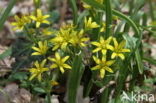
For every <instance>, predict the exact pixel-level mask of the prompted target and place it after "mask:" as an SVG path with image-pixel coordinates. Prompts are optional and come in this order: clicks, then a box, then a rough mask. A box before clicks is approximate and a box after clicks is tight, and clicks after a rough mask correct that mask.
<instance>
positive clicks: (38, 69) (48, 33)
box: [12, 0, 130, 81]
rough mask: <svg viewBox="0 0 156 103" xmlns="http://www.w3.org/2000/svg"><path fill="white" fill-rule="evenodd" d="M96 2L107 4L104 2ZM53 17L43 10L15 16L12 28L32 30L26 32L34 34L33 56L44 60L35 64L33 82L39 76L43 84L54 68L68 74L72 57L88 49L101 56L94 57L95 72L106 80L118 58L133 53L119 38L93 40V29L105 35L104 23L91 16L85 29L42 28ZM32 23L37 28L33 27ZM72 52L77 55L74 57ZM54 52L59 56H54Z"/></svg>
mask: <svg viewBox="0 0 156 103" xmlns="http://www.w3.org/2000/svg"><path fill="white" fill-rule="evenodd" d="M96 1H97V2H99V3H103V0H96ZM49 17H50V15H43V14H42V11H41V10H40V9H37V10H36V12H35V13H34V14H33V15H30V16H22V17H21V18H19V17H18V16H15V20H16V22H13V23H12V25H13V26H15V30H23V31H24V30H25V29H26V28H27V27H28V28H29V29H28V30H26V31H28V32H27V33H29V35H31V36H30V38H31V40H32V42H34V44H33V46H32V47H31V48H32V54H31V55H32V56H39V57H41V58H42V59H41V60H37V61H35V63H34V66H35V67H33V68H30V69H29V71H30V73H31V76H30V79H29V80H32V79H34V78H35V77H36V78H37V79H38V80H39V81H41V80H42V76H43V75H42V74H44V72H49V71H51V70H54V69H58V70H59V71H60V72H61V73H64V72H65V70H70V69H72V67H71V66H70V65H69V62H68V61H70V63H72V58H70V56H71V55H73V54H74V52H75V50H77V49H79V51H82V52H84V51H83V50H84V49H87V50H88V51H89V52H90V53H93V54H97V55H98V56H97V55H96V56H95V55H94V56H93V60H94V61H95V63H96V66H94V67H92V68H91V70H93V71H94V70H99V71H100V77H101V78H104V76H105V71H108V72H110V73H113V70H112V69H111V66H112V65H113V64H114V63H115V58H117V57H119V58H121V59H122V60H124V59H125V56H124V52H130V50H129V49H125V45H126V41H125V40H123V41H121V42H120V43H118V41H117V39H116V38H115V37H112V36H110V37H108V38H104V37H103V36H100V37H99V40H98V41H92V40H91V37H90V34H89V32H90V31H91V30H93V29H97V28H98V30H99V33H101V32H105V23H104V22H103V23H101V24H98V23H97V22H95V21H94V20H93V19H92V18H91V17H88V18H87V17H85V18H84V25H83V26H82V28H79V27H78V25H73V24H72V23H71V24H67V25H65V26H62V27H61V28H59V29H58V30H53V29H51V27H50V25H49V26H48V27H47V26H46V27H44V25H43V26H42V24H50V22H49V21H48V20H47V18H49ZM28 24H31V25H35V26H30V27H29V25H28ZM25 27H26V28H25ZM33 34H35V35H33ZM45 37H46V38H45ZM47 38H48V39H47ZM75 48H76V49H75ZM93 48H94V49H93ZM91 50H92V51H91ZM71 52H72V53H73V54H70V53H71ZM52 53H54V54H55V55H54V56H53V54H52ZM108 53H109V54H111V57H110V58H111V59H110V58H109V57H108V55H107V54H108ZM67 54H68V55H67ZM109 59H110V60H109ZM40 61H41V62H40Z"/></svg>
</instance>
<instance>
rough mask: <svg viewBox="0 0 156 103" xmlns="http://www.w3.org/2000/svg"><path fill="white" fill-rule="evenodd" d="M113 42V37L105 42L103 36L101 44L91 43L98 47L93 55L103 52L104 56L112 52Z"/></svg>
mask: <svg viewBox="0 0 156 103" xmlns="http://www.w3.org/2000/svg"><path fill="white" fill-rule="evenodd" d="M111 40H112V37H109V38H108V39H107V40H104V38H103V37H102V36H101V37H100V41H99V42H91V44H92V45H95V46H97V48H95V49H94V50H93V53H95V52H98V51H101V52H102V54H104V55H105V54H106V53H107V50H108V49H110V50H112V49H113V46H111V45H110V42H111Z"/></svg>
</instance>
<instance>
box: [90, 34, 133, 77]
mask: <svg viewBox="0 0 156 103" xmlns="http://www.w3.org/2000/svg"><path fill="white" fill-rule="evenodd" d="M112 40H113V42H114V45H113V46H112V45H111V44H110V43H111V41H112ZM91 44H92V45H94V46H96V48H95V49H94V50H93V51H92V52H93V53H96V52H98V51H100V52H101V54H102V59H101V60H100V59H98V58H96V57H95V56H93V59H94V61H95V62H96V64H97V66H95V67H93V68H92V70H97V69H100V77H101V78H103V77H104V75H105V70H106V71H108V72H110V73H113V70H112V69H111V68H110V67H109V66H111V65H112V64H113V63H114V62H115V60H109V61H107V60H106V59H107V51H108V50H110V51H112V55H111V59H114V58H116V57H119V58H121V59H122V60H124V59H125V56H124V52H130V50H129V49H125V48H124V47H125V44H126V41H125V40H123V41H121V42H120V43H118V42H117V40H116V38H114V37H109V38H108V39H106V40H105V39H104V38H103V37H100V41H99V42H91Z"/></svg>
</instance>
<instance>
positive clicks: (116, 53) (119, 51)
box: [111, 38, 130, 60]
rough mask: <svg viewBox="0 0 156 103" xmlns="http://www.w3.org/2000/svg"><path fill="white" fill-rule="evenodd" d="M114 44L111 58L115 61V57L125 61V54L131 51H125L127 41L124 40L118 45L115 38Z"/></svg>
mask: <svg viewBox="0 0 156 103" xmlns="http://www.w3.org/2000/svg"><path fill="white" fill-rule="evenodd" d="M113 42H114V47H113V48H111V50H112V51H113V54H112V56H111V58H112V59H114V58H115V57H120V58H121V59H122V60H124V59H125V56H124V54H123V53H124V52H130V50H129V49H124V47H125V45H126V41H125V40H123V41H121V42H120V44H118V42H117V40H116V38H113Z"/></svg>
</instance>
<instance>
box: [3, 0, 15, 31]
mask: <svg viewBox="0 0 156 103" xmlns="http://www.w3.org/2000/svg"><path fill="white" fill-rule="evenodd" d="M16 1H17V0H10V2H9V5H8V7H7V8H6V10H5V11H4V13H3V14H2V17H1V18H0V30H1V29H2V28H3V24H4V23H5V21H6V19H7V18H8V15H9V13H10V11H11V10H12V8H13V6H14V5H15V3H16Z"/></svg>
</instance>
